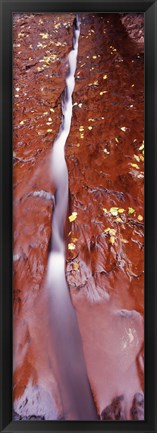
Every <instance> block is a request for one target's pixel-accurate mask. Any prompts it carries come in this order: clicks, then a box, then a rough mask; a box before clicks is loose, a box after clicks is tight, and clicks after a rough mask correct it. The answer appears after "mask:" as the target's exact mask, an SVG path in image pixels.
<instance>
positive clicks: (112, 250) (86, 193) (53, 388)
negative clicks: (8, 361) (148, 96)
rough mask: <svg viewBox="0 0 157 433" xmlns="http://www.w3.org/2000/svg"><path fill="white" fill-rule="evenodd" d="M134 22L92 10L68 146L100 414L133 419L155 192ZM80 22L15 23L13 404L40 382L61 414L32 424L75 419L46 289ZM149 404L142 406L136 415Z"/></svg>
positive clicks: (78, 270) (89, 355) (71, 268)
mask: <svg viewBox="0 0 157 433" xmlns="http://www.w3.org/2000/svg"><path fill="white" fill-rule="evenodd" d="M127 15H128V14H126V16H125V17H124V15H123V16H121V15H120V14H81V17H82V22H81V35H80V40H79V56H78V64H77V72H76V85H75V90H74V94H73V117H72V125H71V131H70V135H69V137H68V140H67V143H66V160H67V165H68V172H69V189H70V192H69V195H70V205H69V213H72V211H76V212H77V218H76V220H75V221H73V222H72V223H69V221H68V223H67V258H66V263H67V268H66V277H67V281H68V284H69V290H70V294H71V298H72V302H73V305H74V306H75V308H76V312H77V316H78V321H79V326H80V331H81V336H82V340H83V347H84V353H85V359H86V364H87V371H88V377H89V381H90V385H91V389H92V392H93V394H94V397H95V401H96V405H97V410H98V412H99V413H102V412H103V408H104V407H105V412H104V415H103V416H108V417H111V418H112V417H119V418H116V419H121V417H122V418H123V417H124V416H125V414H124V407H123V403H124V399H123V398H122V396H123V395H124V393H125V392H127V389H129V392H131V397H130V400H131V401H130V402H129V408H130V407H131V405H132V399H133V396H134V395H135V393H136V391H137V389H138V386H139V371H138V370H137V365H136V364H137V362H136V360H137V356H138V353H139V352H140V350H141V346H142V343H143V338H144V334H143V324H142V315H143V310H144V296H143V292H144V282H143V280H144V272H143V270H144V249H143V245H144V223H143V220H141V221H139V219H138V218H139V217H140V219H141V217H142V218H143V191H144V188H143V178H144V143H143V139H144V73H143V72H144V63H143V55H142V53H143V48H144V46H143V40H142V39H141V41H140V31H139V26H140V19H141V18H138V20H137V18H136V17H135V16H134V15H132V16H130V14H129V19H128V16H127ZM73 19H74V15H73V14H59V15H58V16H55V15H53V14H28V15H27V14H15V15H14V32H13V36H14V47H13V48H14V77H13V78H14V134H13V135H14V136H13V139H14V172H13V177H14V186H13V187H14V196H13V199H14V364H15V365H14V400H15V402H16V403H17V401H18V402H19V400H18V399H21V400H20V401H22V402H24V401H25V399H24V396H25V389H26V386H27V385H28V383H29V380H30V378H33V386H34V385H39V382H40V380H41V378H42V381H43V383H44V389H46V390H47V389H48V392H49V395H51V397H52V396H55V402H56V406H57V408H58V411H56V412H55V414H54V413H53V414H52V412H51V411H50V412H49V413H46V414H45V413H43V411H42V409H41V411H40V414H39V413H38V411H37V410H36V411H33V410H32V409H31V411H30V412H29V413H28V412H27V413H26V408H27V407H28V405H26V407H25V406H24V407H23V406H22V408H21V412H20V411H19V406H18V408H17V407H15V410H16V412H17V413H18V414H19V415H18V416H21V417H23V416H26V417H30V416H34V415H35V416H37V417H39V416H41V417H43V416H44V417H45V419H58V418H57V417H62V416H63V417H64V414H63V411H62V404H61V399H60V394H59V390H58V388H57V379H56V377H55V373H54V354H53V347H52V346H53V345H52V339H51V335H50V333H49V329H50V318H49V316H48V300H47V296H46V291H45V287H44V283H45V276H46V269H47V260H48V252H49V242H50V239H51V236H53V233H51V224H52V214H53V206H54V200H53V197H54V192H55V189H54V186H53V185H52V182H51V179H50V177H49V175H48V173H49V157H50V150H51V147H52V143H53V142H54V139H55V137H56V135H57V132H58V130H59V127H60V122H61V104H62V96H63V92H64V86H65V75H66V71H67V54H68V52H69V50H70V48H71V45H72V25H73ZM123 24H124V25H123ZM129 27H130V30H129ZM135 28H136V29H135ZM134 29H135V31H134ZM141 30H142V32H143V28H142V21H141ZM129 32H130V33H129ZM141 34H142V35H143V33H141ZM142 37H143V36H142ZM140 43H141V45H140ZM115 209H116V210H115ZM110 210H112V212H111V211H110ZM119 210H120V212H119ZM129 212H132V213H129ZM69 243H72V244H73V245H74V247H73V248H74V249H73V250H72V251H70V250H68V244H69ZM133 311H134V312H135V311H136V312H137V314H135V313H134V314H133V313H131V312H133ZM117 312H118V314H117ZM126 324H127V326H126ZM125 328H126V330H125ZM133 337H134V338H133ZM134 343H136V344H134ZM140 374H141V376H140V383H141V387H142V389H143V387H144V383H143V380H142V377H143V372H142V373H140ZM115 389H116V390H118V396H119V397H116V398H114V396H115V395H117V394H115ZM130 390H131V391H130ZM140 391H141V390H140ZM116 392H117V391H116ZM29 400H31V393H30V396H29ZM108 401H111V405H109V406H108ZM138 405H139V402H138V403H137V398H136V399H135V401H134V404H133V416H137V415H136V413H137V407H138ZM106 407H107V412H106ZM24 410H25V412H24ZM114 411H115V414H114ZM127 413H128V412H127ZM53 417H54V418H53ZM129 417H130V418H129V419H131V417H132V415H131V413H130V415H129ZM112 419H114V418H112Z"/></svg>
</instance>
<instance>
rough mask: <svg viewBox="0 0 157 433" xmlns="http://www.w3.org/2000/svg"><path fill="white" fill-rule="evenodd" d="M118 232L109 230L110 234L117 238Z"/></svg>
mask: <svg viewBox="0 0 157 433" xmlns="http://www.w3.org/2000/svg"><path fill="white" fill-rule="evenodd" d="M116 231H117V230H116V229H110V230H109V234H110V235H112V236H115V235H116Z"/></svg>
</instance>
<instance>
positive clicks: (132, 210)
mask: <svg viewBox="0 0 157 433" xmlns="http://www.w3.org/2000/svg"><path fill="white" fill-rule="evenodd" d="M134 212H135V209H133V207H128V214H129V215H131V214H133V213H134Z"/></svg>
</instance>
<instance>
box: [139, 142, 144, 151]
mask: <svg viewBox="0 0 157 433" xmlns="http://www.w3.org/2000/svg"><path fill="white" fill-rule="evenodd" d="M143 149H144V142H143V143H142V144H141V146H140V147H139V150H143Z"/></svg>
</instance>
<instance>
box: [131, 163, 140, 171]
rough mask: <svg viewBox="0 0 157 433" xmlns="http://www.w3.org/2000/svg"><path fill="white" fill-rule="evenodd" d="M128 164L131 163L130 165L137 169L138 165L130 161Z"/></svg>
mask: <svg viewBox="0 0 157 433" xmlns="http://www.w3.org/2000/svg"><path fill="white" fill-rule="evenodd" d="M129 164H130V165H131V167H133V168H137V170H139V166H138V165H137V164H132V163H129Z"/></svg>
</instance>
